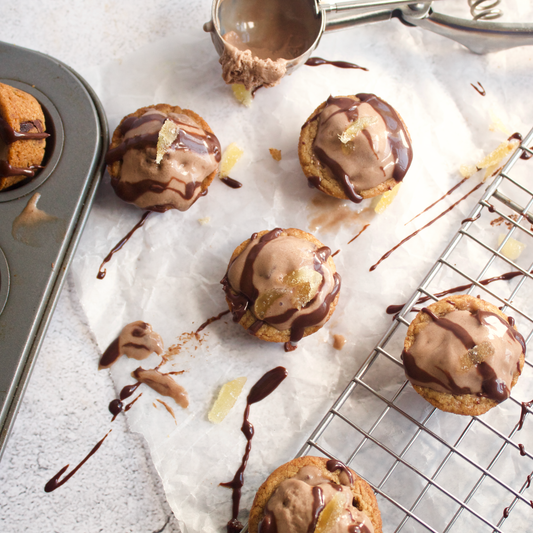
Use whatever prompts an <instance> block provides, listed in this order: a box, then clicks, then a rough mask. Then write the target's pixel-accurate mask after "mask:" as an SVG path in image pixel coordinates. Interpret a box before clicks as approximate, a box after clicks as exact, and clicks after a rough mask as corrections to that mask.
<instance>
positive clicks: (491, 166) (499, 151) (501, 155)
mask: <svg viewBox="0 0 533 533" xmlns="http://www.w3.org/2000/svg"><path fill="white" fill-rule="evenodd" d="M519 144H520V142H519V141H518V139H513V140H512V141H504V142H502V143H501V144H500V145H499V146H498V148H496V150H494V151H492V152H491V153H490V154H489V155H487V156H485V157H484V158H483V159H482V160H481V161H480V162H479V163H477V165H476V166H477V168H479V169H482V168H485V169H486V172H485V176H484V177H483V181H485V180H486V179H487V178H488V177H489V176H491V175H492V174H493V173H494V171H495V170H496V169H497V168H498V165H500V164H501V163H502V161H503V160H504V159H505V158H506V157H507V156H508V155H511V154H512V153H513V152H514V151H515V150H516V149H517V148H518V146H519Z"/></svg>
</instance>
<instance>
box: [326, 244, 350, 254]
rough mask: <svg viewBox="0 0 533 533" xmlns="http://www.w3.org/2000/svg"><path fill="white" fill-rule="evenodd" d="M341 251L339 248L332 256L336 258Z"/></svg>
mask: <svg viewBox="0 0 533 533" xmlns="http://www.w3.org/2000/svg"><path fill="white" fill-rule="evenodd" d="M348 244H350V243H348ZM340 251H341V250H340V248H339V249H338V250H337V251H336V252H335V253H333V254H331V257H335V256H336V255H337V254H338V253H340Z"/></svg>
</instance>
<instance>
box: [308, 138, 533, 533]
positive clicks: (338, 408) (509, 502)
mask: <svg viewBox="0 0 533 533" xmlns="http://www.w3.org/2000/svg"><path fill="white" fill-rule="evenodd" d="M531 144H533V130H531V131H530V132H529V134H528V135H527V136H526V138H525V139H524V140H523V141H522V143H521V145H520V148H519V149H518V150H517V151H516V152H515V153H514V154H513V155H512V157H511V158H510V159H509V161H508V162H507V164H506V165H505V166H504V168H503V169H502V170H501V172H500V173H499V174H498V175H497V176H496V178H495V179H494V181H493V182H492V183H491V184H490V185H489V186H488V188H487V190H486V192H485V194H484V195H483V197H482V199H481V200H480V201H479V202H478V204H477V205H476V207H475V208H474V209H473V211H472V213H471V215H470V216H469V218H468V219H466V220H465V221H463V222H462V224H461V228H460V229H459V231H458V232H457V234H456V235H455V236H454V237H453V239H452V240H451V242H450V244H449V245H448V247H447V248H446V250H445V251H444V253H443V254H442V255H441V257H440V258H439V259H438V261H437V262H436V263H435V265H434V266H433V267H432V269H431V270H430V272H429V274H428V275H427V276H426V278H425V279H424V281H423V282H422V284H421V285H420V286H419V288H418V289H417V290H416V292H415V293H414V294H413V296H412V297H411V299H410V300H409V301H408V302H407V304H406V305H405V306H404V307H403V309H402V310H401V312H400V313H399V314H398V315H397V316H396V317H395V318H394V320H393V322H392V325H391V326H390V328H389V329H388V331H387V332H386V333H385V335H384V336H383V338H382V339H381V341H380V342H379V343H378V345H377V346H376V347H375V349H374V350H373V352H372V353H371V354H370V356H369V357H368V358H367V359H366V361H365V362H364V363H363V365H362V366H361V368H360V369H359V371H358V372H357V374H356V375H355V376H354V378H353V379H352V380H351V381H350V383H349V384H348V386H347V387H346V389H345V390H344V392H343V393H342V394H341V395H340V396H339V398H338V399H337V401H336V402H335V403H334V405H333V406H332V408H331V409H330V410H329V411H328V413H327V414H326V416H325V417H324V418H323V420H322V421H321V422H320V424H319V425H318V426H317V427H316V429H315V430H314V431H313V433H312V434H311V436H310V437H309V439H308V440H307V442H306V444H305V445H304V447H303V448H302V449H301V450H300V452H299V454H298V456H302V455H323V456H327V457H331V458H335V459H340V460H341V461H343V462H344V463H346V464H348V465H350V466H351V467H352V468H353V469H354V470H356V471H357V472H358V473H359V475H361V477H363V478H364V479H366V481H368V482H369V483H370V485H371V486H372V488H373V489H374V491H375V492H376V495H377V498H378V503H379V507H380V509H381V514H382V518H383V530H384V531H385V532H392V531H395V532H399V531H402V532H425V531H432V532H446V533H447V532H461V533H465V532H468V533H470V532H475V533H478V532H485V531H487V532H491V531H498V532H504V531H506V532H507V531H508V532H510V531H513V532H516V531H522V532H525V531H532V530H533V526H531V524H532V523H533V502H532V501H531V500H532V499H533V487H532V488H531V489H529V486H530V484H531V479H532V477H533V472H532V470H533V431H532V428H531V426H530V425H529V426H528V424H531V422H532V420H528V414H529V413H531V412H532V411H531V410H530V408H529V406H528V405H527V404H526V402H527V401H529V400H532V399H533V380H532V377H533V360H531V357H529V360H528V357H527V356H526V363H525V365H524V369H523V372H522V376H521V377H520V379H519V381H518V384H517V385H516V386H515V387H514V389H513V393H512V396H511V398H509V399H508V400H507V401H506V402H504V403H503V404H501V405H499V406H498V407H496V408H494V409H492V410H491V411H489V412H488V413H486V414H485V415H483V416H480V417H466V416H458V415H453V414H449V413H444V412H441V411H439V410H437V409H435V408H433V407H432V406H431V405H430V404H429V403H427V402H426V401H425V400H423V399H422V398H421V397H420V396H418V394H416V392H415V391H414V390H413V389H412V387H411V385H410V384H409V382H408V381H406V379H405V375H404V372H403V365H402V361H401V352H402V348H403V341H404V338H405V335H406V331H407V327H408V326H409V324H410V322H411V319H412V318H414V314H413V313H414V312H416V309H415V308H414V306H415V305H417V302H418V301H419V299H420V298H427V299H428V300H438V299H439V298H438V297H437V296H438V293H439V292H440V291H444V290H447V289H451V288H452V287H456V286H460V285H468V284H471V287H470V288H469V289H467V290H463V291H462V292H464V293H475V295H479V296H480V297H481V298H483V299H484V300H487V301H491V302H492V303H495V304H496V305H497V306H499V307H500V308H501V309H502V310H503V311H504V312H505V313H506V314H508V315H511V316H513V317H514V318H515V319H516V326H517V328H518V329H519V331H520V332H521V333H522V334H523V336H524V338H525V340H526V343H529V341H530V339H531V337H532V336H533V316H532V315H530V312H532V313H533V304H532V303H531V302H532V301H533V276H532V275H531V274H530V272H531V271H533V231H532V230H533V225H532V224H533V214H531V213H529V210H530V209H531V208H532V206H533V188H531V187H527V182H528V181H529V182H530V185H533V177H532V176H531V175H530V174H531V173H532V171H533V159H531V161H528V160H527V159H528V158H529V157H531V156H532V155H533V151H532V150H531V149H530V148H527V147H528V146H531ZM511 170H512V171H513V177H511V175H510V174H511ZM528 173H529V176H528ZM528 178H529V179H528ZM524 183H525V184H524ZM502 231H503V233H502ZM498 233H499V234H500V235H499V237H500V239H499V241H498V240H497V237H498ZM515 241H518V244H517V243H516V242H515ZM520 243H522V244H526V246H527V245H529V252H528V251H527V250H528V248H526V251H524V252H523V253H522V254H521V255H520V256H519V258H518V259H516V260H511V259H509V258H508V257H514V256H513V251H514V250H513V246H514V248H515V249H516V247H517V246H520ZM509 247H511V248H509ZM504 254H505V255H504ZM457 265H459V266H457ZM507 272H517V273H520V274H514V275H513V277H512V279H510V280H499V281H494V282H493V283H492V282H491V283H483V280H487V279H490V278H492V277H495V276H500V275H502V274H504V273H507ZM426 305H427V304H426ZM421 307H423V305H422V306H421ZM518 398H520V399H518ZM521 418H522V421H523V422H524V425H523V428H522V429H519V421H520V420H521ZM529 450H531V453H530V451H529Z"/></svg>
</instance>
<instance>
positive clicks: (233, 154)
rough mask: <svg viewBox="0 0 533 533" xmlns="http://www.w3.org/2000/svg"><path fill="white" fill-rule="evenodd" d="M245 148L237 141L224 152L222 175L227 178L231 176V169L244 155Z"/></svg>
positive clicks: (221, 164) (221, 163) (221, 162)
mask: <svg viewBox="0 0 533 533" xmlns="http://www.w3.org/2000/svg"><path fill="white" fill-rule="evenodd" d="M243 153H244V152H243V150H242V149H241V148H239V147H238V146H237V145H236V144H235V143H231V144H230V145H229V146H228V147H227V148H226V149H225V150H224V153H223V154H222V159H221V161H220V177H221V178H225V177H227V176H229V173H230V172H231V169H232V168H233V167H234V166H235V164H236V163H237V161H238V160H239V159H240V158H241V157H242V154H243Z"/></svg>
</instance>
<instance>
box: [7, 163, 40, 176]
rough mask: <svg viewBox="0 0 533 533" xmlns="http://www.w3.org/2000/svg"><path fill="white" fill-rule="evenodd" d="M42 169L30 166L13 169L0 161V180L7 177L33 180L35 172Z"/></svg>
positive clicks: (37, 166) (38, 166)
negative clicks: (24, 177)
mask: <svg viewBox="0 0 533 533" xmlns="http://www.w3.org/2000/svg"><path fill="white" fill-rule="evenodd" d="M41 168H43V167H42V166H40V165H32V166H29V167H24V168H22V167H14V166H13V165H11V164H9V163H8V162H7V161H5V160H4V159H0V178H7V177H9V176H26V177H27V178H33V177H34V176H35V171H36V170H39V169H41Z"/></svg>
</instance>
